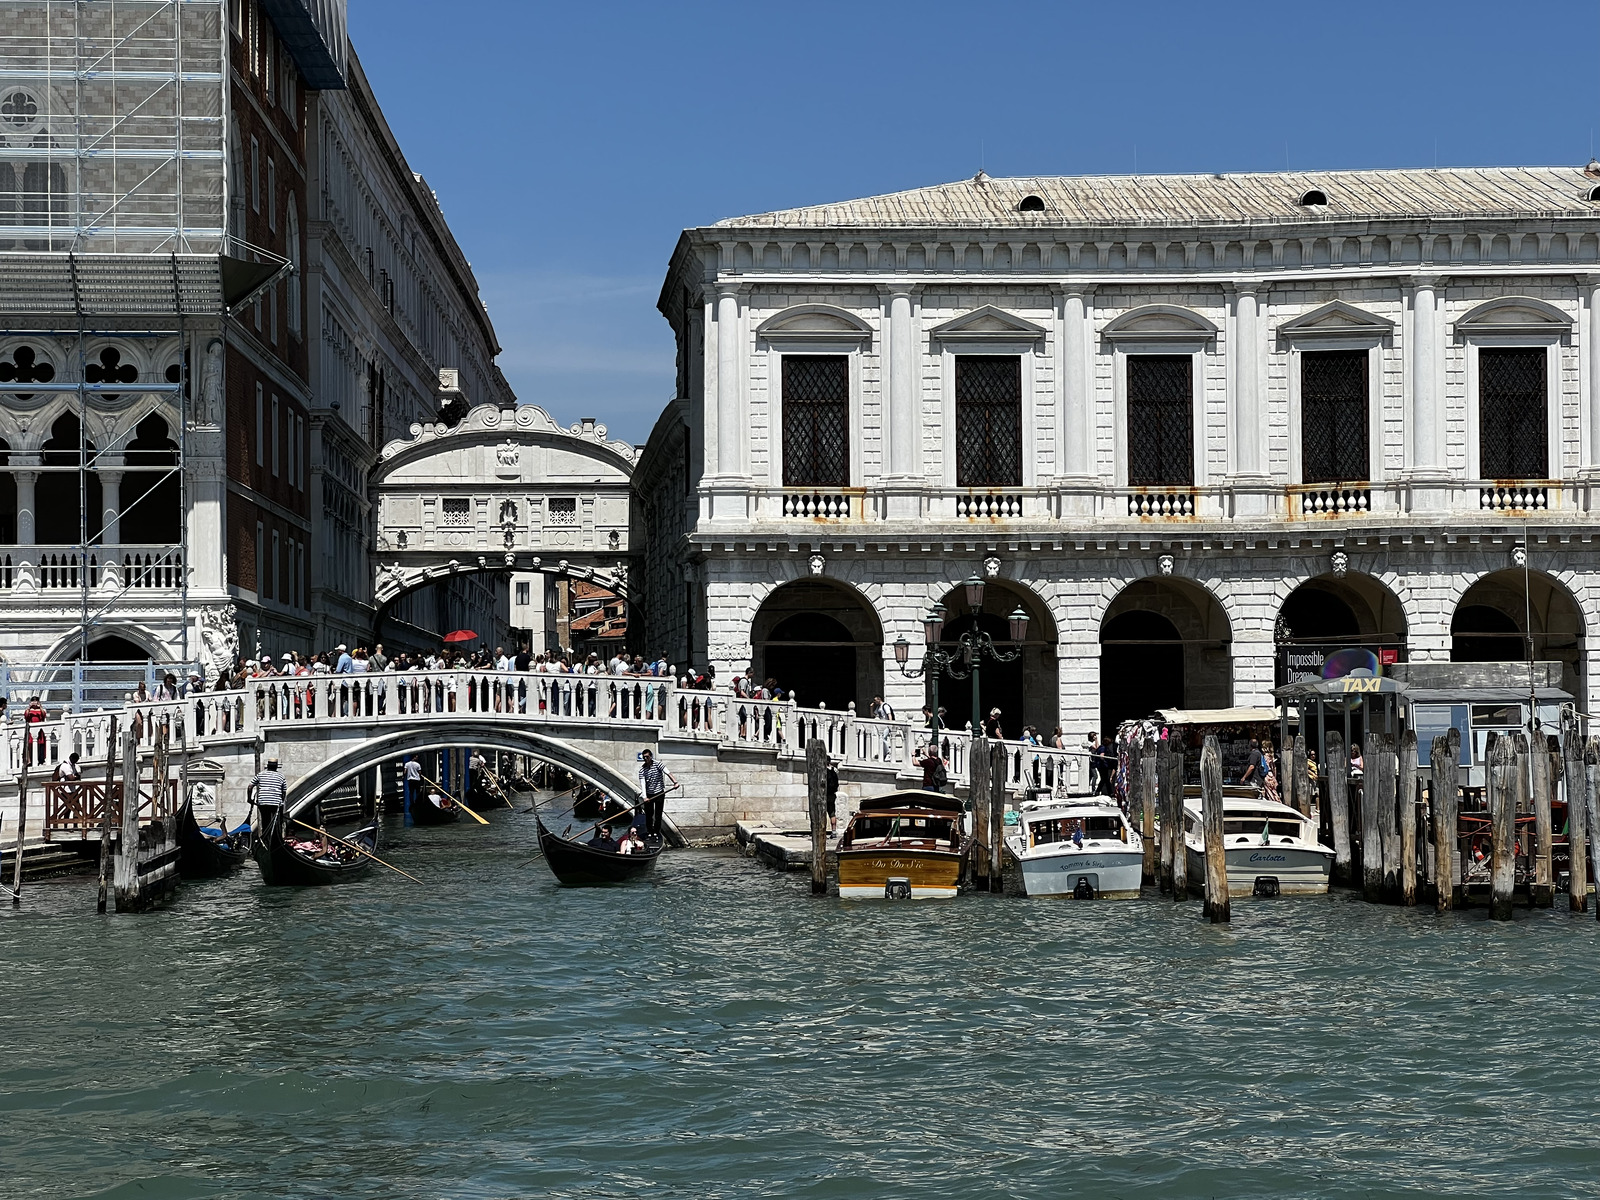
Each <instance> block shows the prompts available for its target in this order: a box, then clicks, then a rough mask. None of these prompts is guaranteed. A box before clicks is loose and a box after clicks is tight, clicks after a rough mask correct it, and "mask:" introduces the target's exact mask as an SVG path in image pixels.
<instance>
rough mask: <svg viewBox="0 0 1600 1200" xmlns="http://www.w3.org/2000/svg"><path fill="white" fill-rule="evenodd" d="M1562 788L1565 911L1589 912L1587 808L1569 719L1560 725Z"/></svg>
mask: <svg viewBox="0 0 1600 1200" xmlns="http://www.w3.org/2000/svg"><path fill="white" fill-rule="evenodd" d="M1561 748H1562V754H1563V762H1562V767H1561V786H1562V787H1563V788H1564V789H1565V791H1566V797H1567V850H1568V854H1567V858H1568V861H1569V862H1570V863H1571V864H1572V866H1571V869H1570V870H1569V871H1568V872H1567V911H1568V912H1587V911H1588V910H1589V808H1588V802H1587V800H1588V798H1587V792H1588V788H1587V787H1585V786H1584V785H1585V782H1586V780H1585V778H1584V771H1583V743H1582V741H1580V740H1579V738H1578V723H1577V721H1576V720H1575V719H1574V718H1572V717H1571V716H1568V717H1566V718H1565V719H1564V720H1563V721H1562V726H1561Z"/></svg>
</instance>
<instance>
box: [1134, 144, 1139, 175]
mask: <svg viewBox="0 0 1600 1200" xmlns="http://www.w3.org/2000/svg"><path fill="white" fill-rule="evenodd" d="M1133 173H1134V174H1135V175H1137V174H1138V173H1139V143H1138V142H1135V143H1134V144H1133Z"/></svg>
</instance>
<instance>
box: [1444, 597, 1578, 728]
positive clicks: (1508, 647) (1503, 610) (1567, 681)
mask: <svg viewBox="0 0 1600 1200" xmlns="http://www.w3.org/2000/svg"><path fill="white" fill-rule="evenodd" d="M1530 618H1531V620H1532V625H1531V629H1530V625H1529V620H1530ZM1587 626H1588V621H1587V617H1586V614H1585V613H1584V611H1583V605H1582V604H1581V603H1580V602H1579V600H1578V596H1577V593H1576V592H1575V591H1573V589H1572V588H1571V587H1570V586H1569V585H1568V584H1567V583H1566V582H1565V581H1564V580H1562V579H1561V578H1559V577H1558V576H1556V575H1553V574H1550V573H1548V572H1545V571H1535V570H1527V571H1524V570H1523V569H1522V568H1521V567H1506V568H1504V569H1502V570H1498V571H1490V572H1488V573H1486V574H1484V575H1480V576H1478V577H1477V578H1476V579H1474V580H1473V581H1472V582H1471V583H1470V584H1469V585H1468V586H1467V587H1466V588H1464V589H1463V590H1462V592H1461V595H1460V596H1459V597H1457V599H1456V603H1455V606H1454V608H1453V610H1452V612H1451V617H1450V659H1451V661H1452V662H1526V661H1528V654H1529V648H1530V647H1529V641H1530V640H1531V641H1532V653H1533V658H1534V660H1535V661H1536V662H1559V663H1561V664H1562V687H1563V688H1565V689H1566V690H1567V691H1569V692H1571V693H1572V694H1573V695H1574V696H1575V697H1577V698H1578V700H1579V702H1580V703H1582V702H1583V701H1584V699H1585V696H1584V691H1585V689H1584V682H1585V675H1586V671H1585V666H1586V660H1585V656H1584V641H1585V638H1586V636H1587V632H1588V630H1587ZM1530 633H1531V639H1530V636H1529V635H1530Z"/></svg>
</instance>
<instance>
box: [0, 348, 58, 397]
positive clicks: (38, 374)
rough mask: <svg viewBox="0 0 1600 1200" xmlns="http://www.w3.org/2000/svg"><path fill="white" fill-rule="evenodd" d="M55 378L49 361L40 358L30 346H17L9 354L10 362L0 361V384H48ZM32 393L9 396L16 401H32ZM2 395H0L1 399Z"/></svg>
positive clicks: (17, 393) (16, 393)
mask: <svg viewBox="0 0 1600 1200" xmlns="http://www.w3.org/2000/svg"><path fill="white" fill-rule="evenodd" d="M55 377H56V369H55V367H54V366H53V365H51V363H50V360H49V359H46V358H43V357H41V356H40V354H39V352H38V351H37V350H35V349H34V348H33V347H32V346H18V347H17V348H16V349H15V350H14V351H12V354H11V360H10V361H9V362H6V361H4V360H0V383H49V382H50V381H51V380H52V379H54V378H55ZM34 394H35V393H33V392H13V393H11V395H12V396H13V397H14V398H15V399H18V400H32V399H33V397H34ZM3 395H4V393H0V397H3Z"/></svg>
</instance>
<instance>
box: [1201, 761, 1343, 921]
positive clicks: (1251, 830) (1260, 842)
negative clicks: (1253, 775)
mask: <svg viewBox="0 0 1600 1200" xmlns="http://www.w3.org/2000/svg"><path fill="white" fill-rule="evenodd" d="M1195 790H1198V789H1195ZM1244 790H1245V789H1238V790H1237V791H1236V789H1233V788H1229V789H1227V790H1226V791H1224V793H1223V798H1222V845H1223V850H1224V852H1225V855H1226V858H1227V864H1228V895H1229V896H1250V895H1263V896H1276V895H1280V894H1281V895H1285V896H1322V895H1326V894H1327V891H1328V874H1329V870H1330V868H1331V867H1332V865H1333V848H1332V847H1330V846H1324V845H1323V844H1322V843H1321V842H1319V841H1317V827H1316V825H1315V824H1313V822H1312V820H1311V818H1310V817H1305V816H1302V815H1301V814H1300V813H1299V811H1298V810H1296V809H1293V808H1290V807H1289V806H1288V805H1287V804H1280V803H1279V802H1278V801H1276V800H1268V799H1266V798H1265V797H1262V796H1259V795H1254V794H1237V792H1238V791H1244ZM1230 792H1233V793H1235V794H1229V793H1230ZM1183 841H1184V845H1185V847H1186V848H1187V850H1188V865H1189V888H1190V890H1191V891H1203V890H1204V889H1205V878H1206V837H1205V823H1204V818H1203V816H1202V813H1201V799H1200V797H1199V796H1198V795H1193V796H1191V795H1186V796H1185V797H1184V800H1183Z"/></svg>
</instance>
